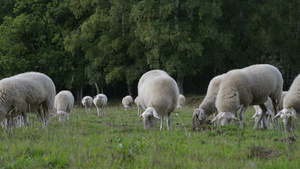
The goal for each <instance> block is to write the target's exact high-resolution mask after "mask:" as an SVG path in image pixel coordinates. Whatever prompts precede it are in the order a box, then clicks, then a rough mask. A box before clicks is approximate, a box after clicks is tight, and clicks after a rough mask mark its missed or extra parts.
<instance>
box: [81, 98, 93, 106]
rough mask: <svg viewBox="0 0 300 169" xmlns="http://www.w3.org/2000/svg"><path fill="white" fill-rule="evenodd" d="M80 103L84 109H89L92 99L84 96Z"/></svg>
mask: <svg viewBox="0 0 300 169" xmlns="http://www.w3.org/2000/svg"><path fill="white" fill-rule="evenodd" d="M81 103H82V105H83V106H84V107H88V108H91V107H92V105H93V98H92V97H91V96H84V97H83V98H82V100H81Z"/></svg>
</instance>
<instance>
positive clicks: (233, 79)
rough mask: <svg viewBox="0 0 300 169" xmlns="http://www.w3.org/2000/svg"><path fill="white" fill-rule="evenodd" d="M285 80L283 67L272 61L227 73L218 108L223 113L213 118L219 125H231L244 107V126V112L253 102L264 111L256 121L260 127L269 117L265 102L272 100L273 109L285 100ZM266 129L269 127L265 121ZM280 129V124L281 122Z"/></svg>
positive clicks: (241, 118) (241, 122)
mask: <svg viewBox="0 0 300 169" xmlns="http://www.w3.org/2000/svg"><path fill="white" fill-rule="evenodd" d="M282 86H283V79H282V75H281V73H280V72H279V70H278V69H277V68H276V67H274V66H272V65H269V64H257V65H252V66H249V67H246V68H243V69H236V70H231V71H229V72H227V73H226V74H225V76H224V77H223V79H222V82H221V84H220V88H219V92H218V94H217V100H216V107H217V110H218V112H219V114H218V115H217V116H216V117H215V118H214V119H213V120H212V122H216V123H217V125H227V124H228V123H229V122H230V121H231V120H232V119H235V120H236V117H235V116H234V114H236V112H237V110H238V109H239V108H241V112H240V124H241V126H242V127H243V118H244V113H245V111H246V109H247V108H248V106H249V105H259V106H260V107H261V108H262V110H263V112H262V116H260V118H259V119H258V122H257V123H256V124H255V127H254V128H255V129H258V127H259V125H260V123H261V120H262V119H266V112H267V108H266V106H265V105H264V103H265V102H266V101H267V99H268V97H270V98H271V99H272V103H273V109H274V112H275V114H276V113H277V106H278V104H279V103H280V101H281V95H282ZM263 121H264V123H263V128H267V124H266V123H265V120H263ZM277 128H278V129H279V124H278V123H277Z"/></svg>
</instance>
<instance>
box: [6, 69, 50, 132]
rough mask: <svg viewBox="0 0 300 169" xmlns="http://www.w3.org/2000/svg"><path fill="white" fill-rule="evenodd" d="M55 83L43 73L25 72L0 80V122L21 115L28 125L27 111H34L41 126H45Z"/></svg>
mask: <svg viewBox="0 0 300 169" xmlns="http://www.w3.org/2000/svg"><path fill="white" fill-rule="evenodd" d="M55 94H56V91H55V85H54V83H53V81H52V80H51V79H50V78H49V77H48V76H46V75H45V74H43V73H38V72H26V73H21V74H18V75H15V76H12V77H9V78H5V79H2V80H1V81H0V122H2V121H3V120H5V119H10V118H14V117H17V116H19V115H22V116H23V119H24V123H25V125H26V126H28V118H27V112H28V111H29V110H31V111H36V112H37V116H38V119H39V120H40V122H41V124H42V125H41V126H42V127H43V128H44V127H47V124H48V120H49V117H50V114H51V113H52V111H53V110H54V106H53V104H54V98H55Z"/></svg>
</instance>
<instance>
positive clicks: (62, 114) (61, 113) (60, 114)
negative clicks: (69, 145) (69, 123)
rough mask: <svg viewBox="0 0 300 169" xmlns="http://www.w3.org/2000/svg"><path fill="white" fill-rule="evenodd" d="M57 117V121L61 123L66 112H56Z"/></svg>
mask: <svg viewBox="0 0 300 169" xmlns="http://www.w3.org/2000/svg"><path fill="white" fill-rule="evenodd" d="M57 115H58V120H59V121H60V122H62V121H63V119H64V117H65V115H66V112H65V111H63V110H59V111H57Z"/></svg>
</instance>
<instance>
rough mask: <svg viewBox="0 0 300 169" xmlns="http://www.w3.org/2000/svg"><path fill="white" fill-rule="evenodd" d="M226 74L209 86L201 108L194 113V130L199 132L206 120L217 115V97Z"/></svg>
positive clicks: (217, 77) (211, 82)
mask: <svg viewBox="0 0 300 169" xmlns="http://www.w3.org/2000/svg"><path fill="white" fill-rule="evenodd" d="M223 77H224V74H222V75H218V76H216V77H214V78H213V79H212V80H211V81H210V82H209V85H208V88H207V92H206V96H205V97H204V99H203V101H202V103H201V104H200V105H199V108H197V109H195V110H194V113H193V129H194V130H196V131H198V130H200V127H201V125H202V124H205V121H206V118H207V117H209V116H210V115H212V114H213V113H217V109H216V106H215V102H216V97H217V94H218V90H219V86H220V83H221V81H222V78H223Z"/></svg>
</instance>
